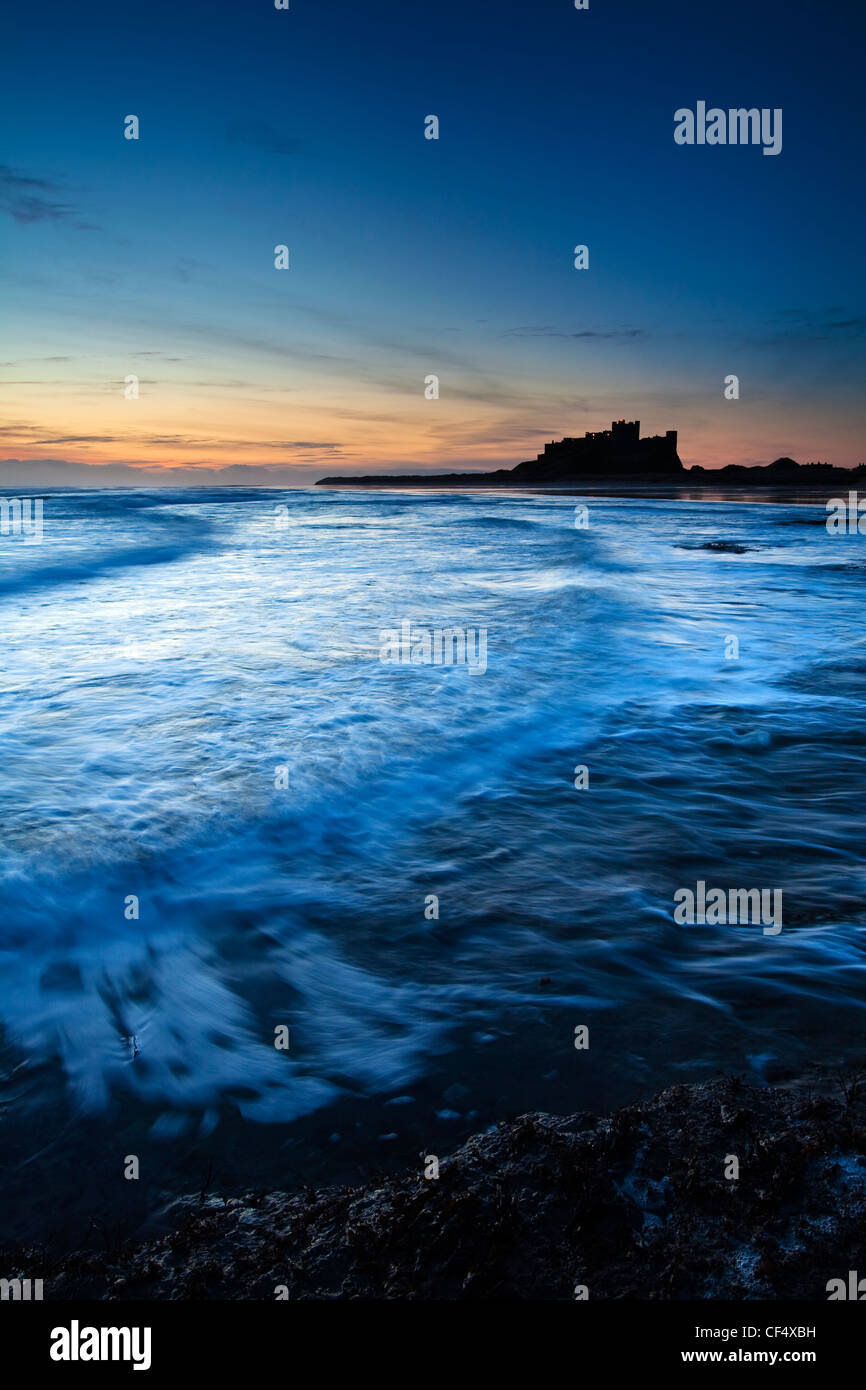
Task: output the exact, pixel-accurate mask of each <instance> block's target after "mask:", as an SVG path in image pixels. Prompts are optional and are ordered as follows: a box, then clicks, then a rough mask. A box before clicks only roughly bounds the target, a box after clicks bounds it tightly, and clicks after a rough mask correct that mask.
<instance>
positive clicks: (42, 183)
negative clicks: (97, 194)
mask: <svg viewBox="0 0 866 1390" xmlns="http://www.w3.org/2000/svg"><path fill="white" fill-rule="evenodd" d="M65 196H66V193H65V190H64V188H63V187H62V185H60V184H58V183H55V182H53V181H52V180H51V179H40V178H34V177H32V176H31V175H29V174H23V173H20V172H19V171H17V170H15V169H10V167H9V165H8V164H0V211H2V212H8V213H9V215H10V216H11V217H14V219H15V221H16V222H19V223H21V224H22V225H24V226H27V225H29V224H31V223H33V222H70V223H71V225H72V226H73V227H77V228H78V230H79V231H87V232H94V231H98V228H97V227H95V226H94V225H93V224H92V223H91V222H82V221H81V220H80V215H79V212H78V210H77V208H75V207H73V206H72V205H71V204H70V203H67V202H61V201H59V200H60V199H61V198H63V197H65Z"/></svg>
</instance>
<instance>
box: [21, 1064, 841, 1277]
mask: <svg viewBox="0 0 866 1390" xmlns="http://www.w3.org/2000/svg"><path fill="white" fill-rule="evenodd" d="M861 1090H862V1087H861V1084H860V1082H859V1081H858V1080H857V1079H856V1078H851V1079H846V1078H844V1077H842V1078H840V1082H839V1088H838V1092H837V1093H836V1094H829V1093H828V1092H827V1091H826V1089H824V1088H823V1087H822V1088H821V1089H818V1088H817V1087H812V1086H808V1085H805V1084H803V1083H799V1084H797V1085H796V1086H794V1087H792V1088H790V1089H787V1088H781V1087H772V1086H757V1085H754V1084H752V1083H748V1082H745V1081H744V1080H743V1079H742V1078H741V1077H739V1076H726V1077H724V1078H721V1079H718V1080H715V1081H710V1082H701V1083H693V1084H690V1085H675V1086H672V1087H669V1088H668V1089H666V1090H664V1091H661V1092H660V1093H658V1094H656V1095H654V1096H653V1097H652V1098H651V1099H649V1100H644V1101H640V1102H637V1103H635V1104H633V1105H628V1106H625V1107H623V1108H621V1109H619V1110H616V1111H614V1112H613V1113H612V1114H611V1115H610V1116H607V1117H597V1116H595V1115H591V1114H588V1113H585V1112H584V1113H579V1114H574V1115H569V1116H562V1117H560V1116H552V1115H546V1114H542V1113H539V1112H532V1113H529V1114H524V1115H521V1116H520V1117H519V1118H518V1119H516V1120H515V1121H513V1122H510V1123H504V1122H503V1123H500V1124H498V1125H495V1126H492V1127H491V1128H489V1129H487V1130H486V1131H484V1132H483V1133H480V1134H476V1135H474V1136H473V1137H472V1138H470V1139H469V1140H467V1141H466V1142H465V1143H464V1144H462V1145H461V1146H460V1147H459V1148H458V1149H457V1150H456V1151H455V1152H454V1153H453V1154H450V1155H444V1154H443V1155H439V1156H436V1157H437V1161H438V1165H439V1176H438V1178H436V1177H425V1167H426V1169H427V1170H429V1171H432V1168H433V1165H432V1164H431V1162H430V1160H431V1158H432V1157H433V1156H432V1155H419V1162H418V1167H417V1169H416V1170H415V1171H408V1172H404V1173H402V1174H400V1175H398V1176H392V1177H382V1176H374V1177H373V1178H371V1179H370V1180H368V1181H366V1182H364V1183H361V1184H358V1185H355V1186H342V1187H340V1186H332V1187H326V1188H322V1189H318V1190H317V1189H314V1188H313V1187H310V1186H305V1187H301V1188H299V1189H298V1190H296V1191H295V1192H293V1193H290V1192H282V1191H272V1192H267V1193H264V1192H253V1193H247V1194H246V1195H244V1196H242V1197H219V1196H207V1195H206V1194H204V1193H202V1194H200V1195H199V1196H198V1197H195V1196H187V1197H182V1198H179V1199H178V1200H177V1201H176V1202H175V1203H174V1204H173V1205H172V1207H171V1208H170V1210H169V1212H168V1213H167V1218H166V1219H167V1224H168V1227H169V1229H168V1230H167V1231H166V1232H165V1233H164V1234H162V1235H159V1236H156V1237H150V1238H148V1239H143V1240H127V1241H125V1242H124V1243H123V1244H122V1245H120V1246H118V1247H117V1248H116V1249H113V1250H107V1251H103V1252H98V1253H97V1252H93V1251H88V1250H79V1251H74V1252H70V1253H68V1254H66V1255H65V1256H62V1257H60V1258H57V1259H52V1258H50V1257H48V1256H47V1255H46V1254H45V1253H44V1252H41V1251H39V1250H38V1249H33V1248H30V1249H27V1250H25V1249H22V1248H21V1247H17V1248H13V1247H9V1246H7V1247H6V1248H5V1249H3V1250H2V1251H0V1257H2V1265H3V1268H4V1270H5V1271H8V1275H7V1277H12V1275H13V1270H15V1271H18V1272H22V1271H23V1273H22V1274H21V1277H24V1275H25V1274H26V1276H27V1277H30V1278H41V1279H43V1281H44V1285H45V1298H46V1300H60V1301H63V1300H67V1299H86V1300H87V1299H90V1300H112V1301H113V1300H127V1299H135V1300H139V1299H144V1300H148V1299H156V1300H159V1301H163V1300H178V1299H193V1300H205V1301H209V1300H274V1299H281V1298H288V1299H304V1300H309V1299H314V1300H315V1299H319V1300H328V1301H333V1300H341V1299H388V1300H394V1299H397V1300H400V1299H410V1300H413V1301H414V1300H443V1299H444V1300H463V1299H476V1298H477V1299H482V1300H499V1299H520V1300H542V1301H551V1300H552V1301H561V1300H566V1299H567V1300H571V1299H574V1298H575V1297H578V1298H582V1297H589V1298H593V1299H598V1298H602V1299H620V1298H626V1299H650V1300H654V1299H674V1300H679V1299H686V1298H692V1299H719V1298H730V1299H770V1300H773V1299H794V1300H815V1299H818V1300H823V1299H825V1298H827V1293H826V1287H827V1284H828V1281H829V1280H831V1279H839V1278H841V1279H845V1278H847V1274H848V1271H849V1270H850V1269H857V1268H858V1263H857V1261H858V1259H859V1260H860V1263H861V1264H862V1240H863V1237H862V1231H863V1222H864V1219H866V1127H864V1122H866V1097H864V1096H863V1095H862V1094H861ZM732 1158H736V1159H737V1162H738V1164H739V1177H738V1178H737V1179H732V1178H730V1177H726V1176H725V1171H726V1168H727V1169H729V1170H730V1169H731V1167H732V1165H731V1159H732ZM581 1289H585V1290H586V1293H581V1292H580V1290H581ZM576 1291H577V1292H576Z"/></svg>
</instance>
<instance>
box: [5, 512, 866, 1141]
mask: <svg viewBox="0 0 866 1390" xmlns="http://www.w3.org/2000/svg"><path fill="white" fill-rule="evenodd" d="M576 500H577V499H574V498H567V497H531V498H528V497H523V498H521V497H518V496H493V497H491V496H483V495H482V496H479V495H474V496H469V495H466V494H453V495H449V494H427V495H417V494H403V493H371V492H363V493H360V492H359V493H357V494H356V493H346V492H327V491H324V492H323V491H322V490H313V489H310V490H296V491H286V492H258V491H253V492H241V491H240V490H237V491H225V492H220V491H218V490H215V491H208V492H181V491H176V492H175V491H166V492H158V491H148V492H142V493H104V494H100V493H90V494H83V493H82V494H49V495H48V496H47V497H46V500H45V522H44V525H45V536H44V541H43V543H42V545H41V546H24V545H22V543H21V539H20V538H17V537H2V538H0V607H2V613H3V633H4V641H3V668H4V680H3V693H2V698H0V759H2V762H0V765H2V769H3V778H2V803H0V810H2V824H3V836H2V845H0V870H2V879H0V884H2V917H0V961H2V976H0V981H2V983H0V1020H2V1027H3V1039H4V1042H3V1050H2V1064H3V1070H4V1075H5V1078H6V1080H5V1083H4V1094H5V1095H6V1096H7V1098H11V1102H12V1103H10V1118H9V1119H8V1120H7V1124H11V1125H12V1126H13V1129H14V1127H15V1126H18V1127H20V1148H19V1156H20V1157H22V1158H23V1159H24V1160H25V1161H34V1151H33V1149H32V1148H31V1147H28V1146H30V1145H32V1144H33V1143H35V1140H33V1139H31V1138H29V1137H27V1136H28V1135H29V1134H30V1131H29V1130H28V1125H29V1126H32V1127H36V1128H34V1129H33V1133H36V1132H37V1130H38V1117H39V1114H40V1111H41V1110H42V1109H43V1108H44V1107H45V1106H49V1105H50V1106H57V1104H58V1102H59V1100H62V1103H63V1104H64V1105H66V1106H68V1107H69V1110H68V1113H70V1114H73V1115H79V1116H81V1115H85V1114H87V1115H99V1114H107V1113H109V1112H110V1113H111V1114H112V1115H115V1116H118V1115H119V1116H120V1117H121V1119H123V1118H124V1117H126V1118H127V1119H128V1120H129V1123H132V1122H133V1121H132V1119H130V1118H129V1117H130V1116H133V1115H142V1116H143V1115H144V1114H145V1112H146V1116H147V1121H146V1123H147V1127H148V1132H149V1133H151V1134H152V1135H153V1136H154V1137H155V1138H162V1139H168V1138H170V1137H172V1136H176V1135H177V1134H178V1133H181V1132H187V1131H189V1132H196V1133H200V1134H214V1133H218V1131H219V1128H220V1125H221V1123H222V1122H223V1121H224V1120H225V1117H226V1115H227V1113H234V1114H239V1115H240V1116H241V1117H242V1119H243V1122H244V1123H245V1124H247V1125H248V1126H249V1127H250V1132H251V1133H252V1132H253V1131H255V1130H256V1129H257V1128H258V1127H259V1124H260V1122H263V1121H267V1122H270V1123H271V1124H283V1125H290V1124H291V1123H292V1122H293V1121H295V1120H297V1119H298V1118H299V1117H301V1116H303V1115H309V1114H313V1113H314V1112H315V1111H316V1110H318V1109H320V1108H322V1107H333V1106H335V1105H337V1106H338V1105H339V1103H340V1101H341V1098H347V1097H348V1098H352V1099H353V1100H357V1099H359V1098H363V1097H368V1098H370V1097H387V1096H388V1095H390V1094H391V1093H392V1092H397V1091H400V1092H403V1091H405V1090H407V1088H410V1087H412V1086H413V1085H417V1086H421V1085H423V1084H424V1080H425V1078H429V1077H431V1076H433V1075H434V1074H435V1075H442V1076H445V1077H447V1075H448V1073H449V1070H450V1071H451V1073H452V1074H453V1075H459V1076H460V1078H461V1084H465V1086H466V1088H467V1090H468V1091H470V1092H471V1093H472V1098H473V1099H472V1102H471V1104H472V1106H473V1107H474V1108H473V1109H472V1111H471V1113H472V1114H473V1115H474V1116H476V1117H480V1118H482V1119H496V1118H499V1117H500V1115H499V1114H498V1113H497V1108H499V1109H501V1108H502V1107H503V1105H504V1106H505V1107H509V1106H512V1105H513V1106H514V1107H515V1108H519V1107H520V1106H523V1108H526V1105H525V1101H526V1100H527V1099H528V1100H529V1102H530V1104H531V1103H532V1097H533V1094H534V1092H533V1085H534V1084H536V1083H535V1081H534V1078H537V1077H539V1076H541V1075H547V1074H550V1075H555V1076H559V1078H560V1080H559V1081H558V1082H556V1083H555V1085H554V1090H553V1091H552V1092H548V1093H546V1094H545V1095H541V1094H539V1095H538V1097H537V1100H536V1103H535V1107H534V1108H539V1107H543V1106H544V1105H546V1104H549V1105H550V1108H557V1106H558V1107H559V1108H567V1107H569V1106H571V1107H573V1108H580V1107H581V1105H582V1103H584V1102H585V1101H586V1100H587V1099H589V1100H591V1101H592V1102H593V1103H595V1104H599V1105H600V1104H604V1103H616V1102H617V1101H618V1100H620V1099H623V1098H625V1097H626V1095H627V1094H628V1092H629V1088H631V1089H632V1090H634V1089H635V1088H638V1089H640V1090H646V1089H647V1088H651V1087H652V1086H653V1085H656V1084H662V1083H663V1082H664V1081H665V1080H666V1079H669V1077H670V1075H671V1073H672V1072H674V1071H679V1073H680V1074H681V1075H683V1076H695V1075H699V1074H700V1075H705V1074H707V1072H708V1071H712V1070H713V1069H716V1068H722V1069H726V1070H729V1069H737V1068H741V1069H752V1070H754V1068H753V1067H752V1063H751V1061H750V1059H751V1058H754V1057H758V1056H760V1057H762V1058H764V1059H765V1060H764V1061H763V1062H762V1064H761V1067H762V1070H766V1058H767V1057H768V1056H769V1057H771V1058H775V1059H776V1060H777V1063H778V1065H779V1066H780V1067H782V1068H783V1069H784V1070H786V1071H787V1072H788V1073H797V1072H801V1071H804V1070H808V1069H809V1067H810V1066H811V1065H814V1064H816V1063H819V1064H820V1063H823V1062H827V1063H830V1062H831V1061H836V1060H838V1059H839V1058H840V1057H848V1056H851V1055H853V1054H854V1053H856V1052H857V1051H858V1049H859V1050H860V1052H861V1053H862V1044H861V1042H860V1038H861V1036H862V1028H863V1003H862V998H863V978H862V972H863V941H864V934H863V929H864V910H863V889H864V853H863V839H862V832H861V823H862V818H861V815H860V808H861V802H862V789H863V786H864V772H866V715H864V701H863V696H864V687H866V681H864V672H866V647H864V645H863V643H864V641H866V639H864V637H863V636H862V622H861V615H862V611H863V596H864V592H866V591H864V583H866V569H863V568H862V563H863V544H864V542H863V540H862V538H859V537H856V536H854V537H847V536H832V537H831V536H829V535H828V534H827V532H826V530H825V529H824V528H823V526H821V525H816V524H815V522H816V520H818V519H819V514H820V515H823V508H822V507H817V506H816V507H811V508H810V507H795V506H766V505H726V504H724V503H716V504H709V503H701V502H694V501H692V502H676V501H653V500H647V499H623V498H619V499H589V500H588V505H589V509H590V520H589V526H588V528H587V529H586V530H581V529H575V526H574V524H573V514H574V504H575V501H576ZM279 508H285V509H286V512H285V513H283V514H284V515H287V517H288V522H287V525H286V526H285V528H284V529H279V527H278V525H277V524H276V519H277V517H278V515H279V513H278V509H279ZM404 618H409V619H410V620H411V621H412V623H413V625H415V626H417V627H426V628H430V629H433V628H445V627H450V626H460V627H464V628H466V627H473V628H476V629H477V628H479V627H485V628H486V629H487V634H488V636H487V642H488V657H487V661H488V667H487V670H486V672H484V673H483V674H481V673H480V672H470V671H469V670H467V669H466V668H465V667H453V668H448V667H435V666H430V665H427V666H399V665H388V664H384V663H382V662H381V661H380V660H379V645H380V632H381V631H382V630H384V629H391V628H395V627H398V626H399V624H400V622H401V621H402V620H403V619H404ZM731 634H733V635H736V636H737V637H738V639H739V650H740V654H739V659H738V660H736V661H729V660H726V659H725V640H726V638H727V636H728V635H731ZM578 763H582V764H586V765H587V766H588V767H589V768H590V777H591V785H590V789H589V790H588V791H583V792H579V791H576V790H575V789H574V787H573V785H572V779H573V769H574V767H575V765H576V764H578ZM279 764H286V765H288V767H289V769H290V786H289V788H288V789H287V790H281V789H277V788H275V786H274V771H275V768H276V766H277V765H279ZM698 878H703V879H705V880H707V882H709V883H712V884H718V885H720V886H725V887H727V886H742V887H747V888H748V887H752V886H762V885H763V886H778V887H781V888H782V889H783V890H784V901H785V927H784V930H783V932H782V933H781V935H780V936H779V937H778V938H769V937H764V936H763V935H761V933H760V931H759V930H758V931H756V929H754V928H749V927H733V928H732V927H725V928H712V927H694V928H683V927H679V926H676V925H675V924H674V921H673V894H674V892H675V890H676V889H677V888H678V887H681V886H688V885H690V884H691V885H693V884H694V883H695V881H696V879H698ZM431 893H435V894H437V895H438V896H439V899H440V917H439V920H438V921H428V920H426V919H425V917H424V900H425V897H426V895H427V894H431ZM129 894H136V895H137V896H138V897H139V898H140V903H141V915H140V919H139V920H137V921H127V920H126V919H125V917H124V900H125V898H126V897H127V895H129ZM541 978H544V979H549V980H550V984H549V985H545V986H544V988H540V986H539V980H540V979H541ZM594 1019H595V1020H598V1029H599V1031H598V1034H597V1035H596V1036H597V1041H595V1042H594V1050H593V1051H592V1057H593V1069H592V1079H591V1080H590V1079H588V1076H587V1073H586V1071H584V1073H581V1074H578V1073H576V1072H575V1071H574V1070H571V1071H569V1070H568V1068H569V1066H570V1065H571V1064H572V1062H573V1052H574V1050H573V1048H571V1054H570V1053H569V1049H570V1047H571V1044H570V1035H571V1033H573V1025H574V1024H575V1023H579V1022H585V1021H589V1022H592V1020H594ZM829 1020H832V1029H830V1028H829V1024H828V1021H829ZM279 1023H287V1024H289V1025H290V1027H291V1030H292V1046H291V1049H290V1050H289V1052H288V1053H281V1052H277V1051H276V1050H275V1049H274V1047H273V1045H272V1041H273V1031H274V1027H275V1026H276V1025H277V1024H279ZM473 1037H476V1038H477V1037H483V1038H490V1039H495V1046H492V1045H487V1046H482V1045H478V1044H473V1043H472V1042H471V1041H470V1039H471V1038H473ZM133 1038H134V1039H135V1042H134V1043H132V1042H131V1041H130V1040H131V1039H133ZM494 1054H495V1060H493V1058H494ZM46 1069H48V1070H49V1071H50V1072H51V1075H52V1078H53V1079H52V1083H51V1085H50V1086H47V1087H46V1086H45V1085H44V1084H43V1083H44V1078H45V1075H46ZM31 1082H32V1084H31ZM37 1082H39V1083H40V1084H36V1083H37ZM536 1089H537V1085H536ZM469 1104H470V1103H469V1102H467V1105H466V1107H465V1112H464V1113H469ZM439 1105H440V1110H441V1111H442V1113H445V1112H446V1111H447V1113H449V1114H450V1113H452V1111H451V1109H450V1108H449V1107H448V1106H442V1103H441V1101H440V1102H439ZM406 1109H407V1111H408V1109H409V1107H406ZM431 1113H439V1111H435V1112H431ZM143 1122H144V1121H143V1120H142V1123H143ZM383 1128H388V1126H383ZM43 1140H44V1136H43V1135H41V1131H40V1143H41V1142H43ZM250 1142H251V1143H254V1142H256V1141H254V1140H251V1141H250ZM40 1151H41V1150H40ZM413 1152H414V1150H413Z"/></svg>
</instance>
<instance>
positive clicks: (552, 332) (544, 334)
mask: <svg viewBox="0 0 866 1390" xmlns="http://www.w3.org/2000/svg"><path fill="white" fill-rule="evenodd" d="M502 336H503V338H605V339H611V340H613V339H617V338H622V339H626V340H630V339H633V338H646V337H648V334H647V332H646V329H644V328H613V329H595V328H584V329H581V330H580V331H579V332H577V333H569V332H566V331H564V330H563V329H561V328H551V327H549V326H548V325H546V324H543V325H541V326H535V325H531V326H530V327H528V328H507V329H506V330H505V332H504V333H503V334H502Z"/></svg>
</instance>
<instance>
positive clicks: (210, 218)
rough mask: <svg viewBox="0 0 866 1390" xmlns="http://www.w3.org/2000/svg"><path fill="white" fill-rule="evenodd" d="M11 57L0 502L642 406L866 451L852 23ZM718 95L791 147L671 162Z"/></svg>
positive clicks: (527, 450)
mask: <svg viewBox="0 0 866 1390" xmlns="http://www.w3.org/2000/svg"><path fill="white" fill-rule="evenodd" d="M2 40H3V42H2V45H0V48H2V52H3V54H4V57H3V58H2V60H0V64H2V69H3V82H2V84H0V129H2V132H3V141H2V148H3V151H4V152H5V153H4V154H3V155H2V156H0V158H3V159H4V161H5V162H4V163H3V165H2V169H0V298H2V305H3V308H2V310H0V481H12V482H15V481H18V480H19V479H20V480H21V481H22V482H27V481H30V482H32V483H33V484H34V485H39V484H40V483H48V482H57V483H61V484H62V483H63V481H70V482H75V483H80V482H89V481H91V480H93V481H94V485H100V483H101V482H104V481H113V480H124V479H132V480H133V481H135V479H137V478H140V479H142V480H146V479H148V478H150V477H151V476H154V475H155V476H157V477H159V478H160V479H164V480H166V481H189V480H190V478H192V479H193V480H195V479H200V480H202V481H204V480H208V481H211V480H217V481H225V482H246V481H248V482H266V481H273V482H287V483H309V482H314V481H315V480H316V479H317V478H319V477H321V476H323V475H325V474H334V473H343V474H345V473H359V472H360V473H364V472H375V471H377V470H380V469H384V470H386V471H401V470H402V471H436V470H441V469H443V468H446V469H449V470H452V469H459V470H463V469H467V470H476V469H484V468H492V467H502V466H505V467H508V466H511V465H512V464H515V463H518V462H520V461H521V460H523V459H526V458H531V457H533V456H534V455H535V454H537V453H538V452H539V451H540V450H541V449H542V448H543V446H544V443H545V442H546V441H547V440H550V439H555V438H560V437H561V436H563V435H574V434H582V433H583V432H584V430H590V429H592V430H594V429H600V428H604V427H606V426H607V425H608V424H609V422H610V420H611V419H614V418H617V419H618V418H621V417H624V418H627V419H640V420H641V421H642V432H643V433H645V434H655V433H663V432H664V431H665V430H667V429H678V430H679V449H680V455H681V457H682V459H683V461H684V463H686V464H687V465H689V464H694V463H698V464H701V465H703V466H704V467H718V466H721V465H723V464H725V463H766V462H769V461H770V460H772V459H774V458H776V457H778V456H780V455H790V456H792V457H793V458H796V459H798V460H800V461H802V462H805V461H808V460H812V459H820V460H826V461H828V462H830V463H833V464H836V465H843V466H853V465H855V464H856V463H858V462H859V461H860V460H863V459H866V430H864V424H866V405H864V397H866V393H864V390H863V381H864V372H863V369H864V359H866V351H864V348H866V302H864V300H866V296H864V272H863V253H862V238H863V220H864V219H863V212H864V201H866V195H864V180H863V175H862V151H863V146H864V137H866V105H864V102H863V98H862V82H863V79H862V53H863V50H864V40H866V17H864V11H863V9H862V7H860V6H855V5H854V4H853V3H851V0H849V3H846V4H837V3H833V0H829V3H825V4H823V5H821V6H820V7H818V6H815V5H814V4H812V3H801V0H793V2H792V0H786V2H785V3H782V2H781V0H730V3H727V4H725V5H721V4H719V5H713V6H708V5H701V6H697V5H695V3H694V0H659V3H654V4H650V3H648V2H647V0H643V3H638V2H637V0H590V5H589V8H588V9H587V10H580V11H579V10H576V9H575V7H574V3H573V0H531V3H530V0H526V3H518V0H290V8H289V9H288V10H277V9H276V8H275V7H274V5H273V4H272V3H270V0H268V2H266V0H243V2H241V0H237V3H226V2H225V0H217V2H216V3H200V4H196V5H184V4H178V2H177V0H172V2H171V3H163V0H157V2H156V3H154V2H153V0H142V3H140V4H138V5H123V4H116V3H104V2H103V0H93V2H92V3H88V4H87V5H84V6H73V5H69V4H68V3H62V4H61V3H58V2H57V0H47V3H40V4H39V5H31V6H23V5H22V6H17V7H16V13H15V15H14V23H13V22H12V16H11V14H9V13H8V12H7V17H6V19H5V20H4V21H3V25H2ZM700 100H705V101H706V102H707V105H708V106H718V107H721V108H722V109H728V108H730V107H740V106H744V107H758V108H772V109H775V108H781V109H782V111H783V126H782V129H783V144H782V150H781V153H779V154H778V155H775V156H773V155H769V156H768V155H764V154H763V152H762V149H761V148H760V146H734V145H731V146H714V147H710V146H708V145H704V146H699V145H693V146H684V145H678V144H676V143H675V141H674V138H673V135H674V128H675V121H674V113H675V111H676V110H678V109H679V108H683V107H690V108H692V109H694V108H695V107H696V104H697V102H698V101H700ZM128 115H136V116H138V119H139V123H140V136H139V139H138V140H127V139H125V138H124V120H125V117H127V116H128ZM429 115H436V116H437V117H438V119H439V139H438V140H428V139H425V134H424V132H425V118H426V117H427V116H429ZM278 245H286V246H288V248H289V261H290V264H289V269H287V270H277V269H275V265H274V259H275V257H274V248H275V247H276V246H278ZM576 245H586V246H587V247H588V248H589V266H588V268H587V269H585V270H576V269H575V267H574V248H575V246H576ZM732 374H733V375H736V376H737V377H738V380H739V391H740V395H739V399H737V400H727V399H726V398H725V386H724V384H725V378H726V377H727V376H729V375H732ZM431 375H435V376H436V377H438V379H439V397H438V399H432V400H431V399H427V398H426V396H425V380H426V379H427V378H428V377H429V376H431ZM129 376H136V377H137V378H138V379H139V396H138V399H128V398H127V396H126V395H125V391H124V383H125V381H126V378H127V377H129ZM10 460H12V461H14V462H9V461H10ZM94 466H99V467H98V468H97V469H96V470H95V471H94ZM134 470H139V471H134ZM193 470H195V471H193Z"/></svg>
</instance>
